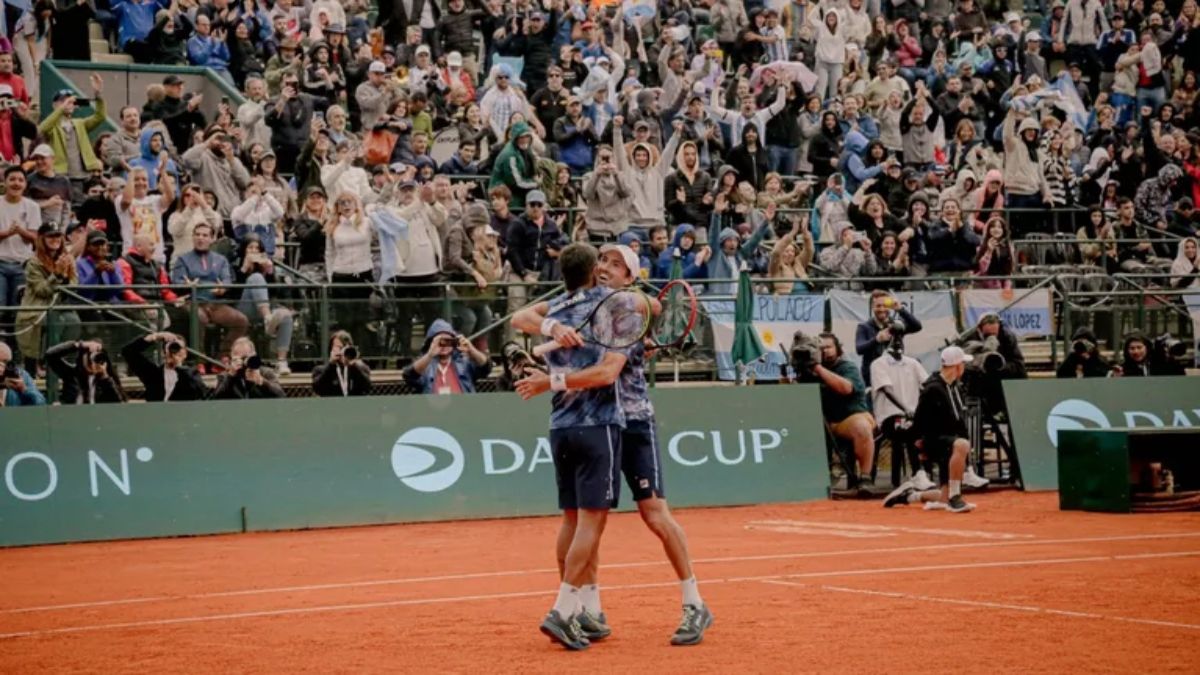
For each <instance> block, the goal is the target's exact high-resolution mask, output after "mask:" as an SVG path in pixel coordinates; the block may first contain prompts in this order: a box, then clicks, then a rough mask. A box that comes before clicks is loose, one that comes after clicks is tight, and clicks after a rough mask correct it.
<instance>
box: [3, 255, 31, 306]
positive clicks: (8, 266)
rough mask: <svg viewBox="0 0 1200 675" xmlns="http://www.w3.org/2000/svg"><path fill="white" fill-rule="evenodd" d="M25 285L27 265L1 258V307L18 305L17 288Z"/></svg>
mask: <svg viewBox="0 0 1200 675" xmlns="http://www.w3.org/2000/svg"><path fill="white" fill-rule="evenodd" d="M24 285H25V265H24V264H23V263H17V262H10V261H8V260H0V307H16V306H17V289H18V288H20V287H22V286H24Z"/></svg>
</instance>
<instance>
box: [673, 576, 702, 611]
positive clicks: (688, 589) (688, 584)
mask: <svg viewBox="0 0 1200 675" xmlns="http://www.w3.org/2000/svg"><path fill="white" fill-rule="evenodd" d="M679 587H680V588H681V589H682V590H683V604H685V605H691V606H693V607H700V606H702V605H704V601H703V600H701V599H700V586H699V585H698V584H697V583H696V577H692V578H691V579H684V580H683V581H681V582H679Z"/></svg>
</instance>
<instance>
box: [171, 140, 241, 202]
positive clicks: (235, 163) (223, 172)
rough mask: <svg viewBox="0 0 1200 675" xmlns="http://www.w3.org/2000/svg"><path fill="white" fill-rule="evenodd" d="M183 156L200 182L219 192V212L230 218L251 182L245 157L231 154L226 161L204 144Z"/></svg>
mask: <svg viewBox="0 0 1200 675" xmlns="http://www.w3.org/2000/svg"><path fill="white" fill-rule="evenodd" d="M180 159H182V160H183V166H184V168H185V169H187V170H188V171H191V172H192V179H193V181H194V182H195V183H196V184H197V185H199V186H200V187H202V188H204V189H206V190H212V191H213V192H214V193H215V194H216V195H217V211H218V212H219V213H220V214H221V217H222V218H228V217H229V214H230V213H231V212H232V211H233V207H234V206H236V205H238V204H241V203H242V190H244V189H246V186H247V185H249V184H250V173H249V172H248V171H246V167H245V166H244V165H243V164H242V160H240V159H238V158H237V157H230V158H228V162H227V161H226V158H224V157H218V156H217V155H214V154H213V152H212V150H209V149H208V145H207V144H204V143H200V144H198V145H196V146H194V147H192V148H191V149H189V150H188V151H187V152H185V153H183V157H181V158H180Z"/></svg>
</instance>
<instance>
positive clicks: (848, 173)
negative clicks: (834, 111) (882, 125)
mask: <svg viewBox="0 0 1200 675" xmlns="http://www.w3.org/2000/svg"><path fill="white" fill-rule="evenodd" d="M869 145H870V143H869V142H868V141H867V137H866V136H864V135H863V134H862V133H860V132H858V131H851V132H850V133H848V134H846V149H845V150H844V151H843V152H842V157H841V160H840V161H839V162H838V164H839V166H841V167H842V175H843V176H845V178H846V192H847V193H848V194H851V195H852V194H854V193H855V192H858V188H859V186H861V185H862V184H863V183H864V182H866V181H867V180H870V179H871V178H875V177H876V176H878V175H879V174H880V173H882V172H883V165H882V164H876V165H874V166H868V165H867V162H866V160H865V159H864V158H865V156H866V151H867V148H868V146H869Z"/></svg>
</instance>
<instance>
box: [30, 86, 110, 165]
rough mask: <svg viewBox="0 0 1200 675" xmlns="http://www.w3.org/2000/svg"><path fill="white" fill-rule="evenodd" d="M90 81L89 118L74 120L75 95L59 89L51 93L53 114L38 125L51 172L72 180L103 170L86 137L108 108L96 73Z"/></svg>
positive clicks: (69, 91)
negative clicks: (51, 164)
mask: <svg viewBox="0 0 1200 675" xmlns="http://www.w3.org/2000/svg"><path fill="white" fill-rule="evenodd" d="M89 80H90V82H91V85H92V96H93V101H92V107H93V112H92V114H91V115H90V116H89V117H87V118H86V119H74V118H73V116H74V114H75V107H76V106H75V94H74V92H72V91H71V90H70V89H62V90H60V91H58V92H57V93H55V94H54V111H53V112H51V113H50V114H49V115H47V116H46V119H44V120H42V123H41V124H39V125H38V133H39V134H41V135H42V136H43V137H44V138H45V139H46V140H47V141H48V144H49V145H50V147H51V148H52V149H53V150H54V170H55V171H57V172H58V173H61V174H63V175H65V176H67V177H68V178H71V179H79V180H82V179H83V178H86V177H87V175H88V172H90V171H101V170H102V169H103V168H104V166H103V165H102V164H101V163H100V160H99V159H97V157H96V152H95V150H94V149H93V148H92V142H91V140H90V138H89V136H88V134H90V133H91V132H92V131H93V130H94V129H96V128H97V127H99V126H100V125H101V124H104V122H105V120H106V119H107V117H106V115H107V112H106V111H107V108H106V107H105V105H104V98H103V97H102V96H101V91H102V89H103V87H104V81H103V80H102V79H101V78H100V75H99V74H97V73H92V74H91V76H90V78H89Z"/></svg>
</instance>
